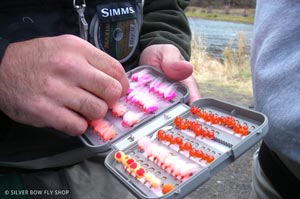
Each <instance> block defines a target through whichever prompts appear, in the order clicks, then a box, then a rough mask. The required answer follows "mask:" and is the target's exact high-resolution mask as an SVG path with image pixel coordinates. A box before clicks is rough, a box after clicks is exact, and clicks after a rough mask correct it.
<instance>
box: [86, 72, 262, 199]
mask: <svg viewBox="0 0 300 199" xmlns="http://www.w3.org/2000/svg"><path fill="white" fill-rule="evenodd" d="M128 78H129V79H130V89H129V90H130V91H129V92H128V94H127V95H126V96H125V97H123V99H121V100H120V103H121V105H120V106H121V108H120V107H119V108H118V111H116V110H114V109H113V108H112V109H111V110H110V111H109V113H108V114H107V115H106V117H105V118H104V121H103V120H101V121H98V123H97V121H95V122H92V123H91V128H90V129H89V130H88V131H87V132H86V133H85V134H84V135H83V136H82V140H83V141H84V143H85V144H86V145H87V146H88V147H90V148H91V149H93V150H97V151H99V152H105V151H106V152H107V153H108V154H107V156H106V159H105V166H106V167H107V168H108V170H109V171H110V172H111V173H112V174H113V175H114V176H115V177H116V178H117V179H118V180H119V181H120V182H121V183H122V184H124V186H126V187H127V188H128V190H130V191H131V192H132V193H133V194H134V195H135V196H136V197H137V198H145V199H146V198H147V199H148V198H149V199H150V198H151V199H152V198H153V199H154V198H155V199H156V198H183V197H185V196H186V195H188V194H189V193H190V192H191V191H193V190H195V189H196V188H197V187H199V186H200V185H201V184H203V183H204V182H205V181H207V180H208V179H209V178H210V177H211V176H213V175H215V174H216V173H217V172H219V171H220V170H222V169H223V168H224V167H225V166H226V165H228V164H230V163H231V162H233V161H235V160H236V159H237V158H238V157H240V156H241V155H242V154H243V153H245V152H246V151H247V150H248V149H249V148H251V147H252V146H253V145H254V144H256V143H257V142H258V141H260V140H261V139H262V137H263V136H264V135H265V134H266V132H267V130H268V121H267V118H266V116H265V115H264V114H262V113H259V112H256V111H253V110H250V109H247V108H244V107H241V106H236V105H234V104H230V103H227V102H224V101H220V100H217V99H213V98H203V99H200V100H197V101H195V102H194V103H193V104H192V105H191V106H188V105H186V104H185V102H186V101H187V99H188V96H189V91H188V89H187V88H186V87H185V86H183V85H181V84H180V83H179V82H173V81H171V80H168V79H166V78H165V77H164V76H163V74H162V73H161V72H160V71H158V70H155V69H153V68H151V67H148V66H143V67H139V68H137V69H135V70H133V71H131V72H129V73H128ZM159 88H160V89H159ZM124 107H125V108H124ZM120 110H122V111H121V113H120V112H119V111H120ZM129 111H132V112H133V113H135V114H137V115H139V117H138V118H139V119H138V120H134V121H135V122H133V123H131V122H132V121H130V122H127V121H126V113H128V112H129ZM119 113H120V114H119ZM133 115H134V114H133ZM124 117H125V118H124ZM103 131H105V132H103ZM110 131H113V133H111V134H112V135H114V136H113V137H112V138H110V139H108V140H105V139H106V138H107V137H110V136H106V137H105V135H103V134H105V133H106V132H110Z"/></svg>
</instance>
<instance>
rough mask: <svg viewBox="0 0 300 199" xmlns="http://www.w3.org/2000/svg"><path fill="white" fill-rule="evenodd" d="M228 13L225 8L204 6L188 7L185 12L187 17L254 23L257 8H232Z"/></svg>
mask: <svg viewBox="0 0 300 199" xmlns="http://www.w3.org/2000/svg"><path fill="white" fill-rule="evenodd" d="M228 12H229V14H226V13H225V11H224V10H223V9H211V10H208V9H207V8H202V7H191V6H190V7H187V9H186V10H185V14H186V16H187V17H193V18H200V19H207V20H214V21H228V22H235V23H245V24H253V23H254V15H255V9H254V8H251V9H239V8H232V9H230V10H229V11H228Z"/></svg>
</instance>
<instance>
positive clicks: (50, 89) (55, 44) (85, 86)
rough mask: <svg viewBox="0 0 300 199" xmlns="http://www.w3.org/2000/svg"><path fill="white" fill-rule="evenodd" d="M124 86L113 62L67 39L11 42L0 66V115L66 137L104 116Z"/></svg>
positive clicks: (125, 81) (75, 39)
mask: <svg viewBox="0 0 300 199" xmlns="http://www.w3.org/2000/svg"><path fill="white" fill-rule="evenodd" d="M128 87H129V83H128V79H127V76H126V73H125V71H124V69H123V67H122V66H121V64H120V63H119V62H118V61H117V60H115V59H113V58H112V57H110V56H109V55H107V54H106V53H104V52H102V51H100V50H99V49H97V48H95V47H94V46H93V45H91V44H89V43H88V42H86V41H84V40H82V39H80V38H79V37H76V36H72V35H62V36H58V37H47V38H38V39H33V40H28V41H24V42H18V43H12V44H10V45H9V46H8V48H7V50H6V52H5V55H4V57H3V59H2V62H1V64H0V110H1V111H2V112H4V113H5V114H6V115H8V116H9V117H10V118H11V119H13V120H15V121H17V122H20V123H24V124H28V125H32V126H35V127H52V128H55V129H57V130H60V131H63V132H65V133H67V134H69V135H80V134H82V133H83V132H84V131H85V130H86V128H87V121H89V120H93V119H98V118H101V117H104V115H105V114H106V112H107V109H108V106H111V105H112V104H113V103H115V102H116V101H117V100H118V99H119V98H120V97H121V96H122V95H124V94H126V92H127V90H128Z"/></svg>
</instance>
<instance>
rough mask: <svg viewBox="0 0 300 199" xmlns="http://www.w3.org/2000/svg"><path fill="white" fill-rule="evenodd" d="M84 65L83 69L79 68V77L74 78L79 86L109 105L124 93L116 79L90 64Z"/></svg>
mask: <svg viewBox="0 0 300 199" xmlns="http://www.w3.org/2000/svg"><path fill="white" fill-rule="evenodd" d="M84 67H85V68H84V69H83V68H82V70H80V73H79V74H80V77H79V78H78V79H77V80H76V81H77V82H78V86H79V87H80V88H82V89H84V90H86V91H87V92H89V93H91V94H93V95H95V97H98V98H99V99H101V100H103V101H105V102H106V104H108V105H109V106H112V105H113V104H114V103H115V102H116V101H117V100H119V99H120V97H121V96H122V95H123V94H125V93H124V89H123V86H122V84H121V83H120V81H118V79H114V78H113V77H111V76H109V75H108V74H106V73H104V72H103V71H100V70H97V69H95V68H94V67H92V66H89V65H88V66H84ZM74 75H78V74H74ZM127 90H128V88H127Z"/></svg>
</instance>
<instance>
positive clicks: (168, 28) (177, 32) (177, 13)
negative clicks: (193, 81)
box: [140, 0, 191, 60]
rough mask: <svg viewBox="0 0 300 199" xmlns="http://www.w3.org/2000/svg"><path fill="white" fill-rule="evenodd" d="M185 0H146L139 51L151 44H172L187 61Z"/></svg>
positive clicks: (187, 39)
mask: <svg viewBox="0 0 300 199" xmlns="http://www.w3.org/2000/svg"><path fill="white" fill-rule="evenodd" d="M188 2H189V1H185V0H148V1H147V0H146V1H145V5H144V22H143V25H142V29H141V35H140V47H141V50H143V49H144V48H146V47H147V46H149V45H152V44H173V45H175V46H176V47H177V48H178V49H179V50H180V52H181V54H182V55H183V56H184V58H185V59H186V60H189V58H190V54H191V45H190V41H191V31H190V27H189V23H188V20H187V18H186V16H185V14H184V9H185V8H186V7H187V6H188Z"/></svg>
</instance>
